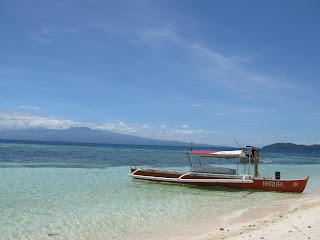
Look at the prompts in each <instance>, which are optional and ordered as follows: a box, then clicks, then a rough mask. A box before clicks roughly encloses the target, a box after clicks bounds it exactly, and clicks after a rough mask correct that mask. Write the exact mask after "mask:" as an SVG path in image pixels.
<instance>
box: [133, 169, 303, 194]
mask: <svg viewBox="0 0 320 240" xmlns="http://www.w3.org/2000/svg"><path fill="white" fill-rule="evenodd" d="M135 170H136V169H134V168H132V169H131V173H133V172H134V171H135ZM135 174H137V175H141V176H150V177H160V178H179V177H180V176H181V175H182V174H175V173H162V172H149V171H143V170H139V171H137V172H136V173H135ZM133 176H134V175H133ZM136 178H138V179H139V177H138V176H137V177H136ZM183 179H231V178H220V177H207V176H190V175H187V176H185V177H183ZM308 179H309V177H308V178H306V179H298V180H270V179H253V183H220V182H182V181H181V182H179V181H178V182H177V181H172V180H170V179H168V180H163V179H161V180H158V179H141V180H147V181H155V182H169V183H178V184H187V185H195V186H221V187H230V188H237V189H253V190H262V191H276V192H303V190H304V189H305V187H306V185H307V182H308Z"/></svg>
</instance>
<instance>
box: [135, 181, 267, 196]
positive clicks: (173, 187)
mask: <svg viewBox="0 0 320 240" xmlns="http://www.w3.org/2000/svg"><path fill="white" fill-rule="evenodd" d="M132 180H133V181H132V183H133V187H135V188H139V189H145V190H149V191H161V192H165V193H170V192H174V193H185V194H195V195H205V194H208V193H209V194H214V193H217V194H219V195H221V194H223V193H226V194H227V195H229V194H232V193H234V194H237V195H238V194H241V195H242V196H244V197H246V196H249V195H251V194H253V193H263V192H264V191H257V190H248V189H246V190H244V189H236V188H229V187H221V186H193V185H187V184H186V185H181V184H176V183H166V182H153V181H144V180H138V179H132Z"/></svg>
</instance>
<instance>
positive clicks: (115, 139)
mask: <svg viewBox="0 0 320 240" xmlns="http://www.w3.org/2000/svg"><path fill="white" fill-rule="evenodd" d="M0 139H4V140H29V141H52V142H74V143H104V144H131V145H160V146H190V143H185V142H178V141H164V140H158V139H149V138H142V137H136V136H131V135H126V134H120V133H112V132H108V131H102V130H92V129H90V128H86V127H75V128H69V129H64V130H53V129H24V130H2V131H0ZM194 146H195V147H213V146H210V145H206V144H194Z"/></svg>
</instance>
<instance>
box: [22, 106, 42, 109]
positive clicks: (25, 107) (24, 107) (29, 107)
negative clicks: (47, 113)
mask: <svg viewBox="0 0 320 240" xmlns="http://www.w3.org/2000/svg"><path fill="white" fill-rule="evenodd" d="M19 108H21V109H26V110H39V108H38V107H35V106H19Z"/></svg>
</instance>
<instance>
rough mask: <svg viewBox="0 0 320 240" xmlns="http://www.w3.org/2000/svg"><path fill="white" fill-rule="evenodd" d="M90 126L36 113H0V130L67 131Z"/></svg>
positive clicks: (15, 111)
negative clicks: (44, 129)
mask: <svg viewBox="0 0 320 240" xmlns="http://www.w3.org/2000/svg"><path fill="white" fill-rule="evenodd" d="M85 126H88V127H89V126H91V124H87V123H79V122H74V121H71V120H65V119H58V118H55V117H48V116H43V115H40V114H36V113H30V112H24V111H19V110H9V111H1V112H0V129H28V128H46V129H68V128H70V127H85Z"/></svg>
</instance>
